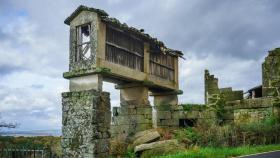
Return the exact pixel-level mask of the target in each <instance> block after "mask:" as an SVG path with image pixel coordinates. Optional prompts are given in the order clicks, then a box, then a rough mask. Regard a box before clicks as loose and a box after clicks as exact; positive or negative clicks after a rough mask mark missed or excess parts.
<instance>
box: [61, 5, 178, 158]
mask: <svg viewBox="0 0 280 158" xmlns="http://www.w3.org/2000/svg"><path fill="white" fill-rule="evenodd" d="M64 23H65V24H67V25H69V26H70V56H69V71H68V72H65V73H64V74H63V77H64V78H66V79H69V81H70V84H69V89H70V92H65V93H63V94H62V96H63V100H62V101H63V131H62V132H63V138H62V146H63V153H64V157H92V156H93V155H95V156H94V157H106V155H108V150H109V138H110V131H109V129H110V123H111V112H110V109H111V108H110V97H109V93H106V92H102V82H103V81H108V82H112V83H115V84H116V88H117V89H119V90H120V100H121V107H120V108H115V109H114V116H116V118H115V119H114V120H113V123H114V125H118V127H121V130H120V131H119V132H120V133H126V134H127V135H128V136H129V135H133V134H134V133H135V132H137V131H141V130H145V129H149V128H152V126H151V125H152V108H151V106H150V103H149V101H148V96H149V95H151V96H154V104H155V105H161V104H165V105H177V103H178V98H177V95H178V94H179V93H181V91H180V90H179V81H178V59H179V58H180V57H182V56H183V54H182V52H181V51H178V50H173V49H170V48H167V47H166V46H165V45H164V43H163V42H161V41H159V40H157V39H156V38H152V37H151V36H149V35H148V34H146V33H145V32H144V30H143V29H140V30H138V29H136V28H133V27H129V26H128V25H127V24H122V23H120V22H119V21H118V20H117V19H115V18H111V17H109V16H108V14H107V13H106V12H105V11H103V10H100V9H95V8H89V7H85V6H80V7H78V8H77V9H76V10H75V11H74V12H73V13H72V14H71V15H70V16H69V17H68V18H67V19H66V20H65V21H64ZM119 112H121V113H122V116H119V115H118V113H119ZM118 116H119V117H118Z"/></svg>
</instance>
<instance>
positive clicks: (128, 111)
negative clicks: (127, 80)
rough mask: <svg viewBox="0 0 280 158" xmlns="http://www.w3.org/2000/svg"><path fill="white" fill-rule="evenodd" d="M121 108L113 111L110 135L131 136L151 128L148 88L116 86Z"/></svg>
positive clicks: (128, 85)
mask: <svg viewBox="0 0 280 158" xmlns="http://www.w3.org/2000/svg"><path fill="white" fill-rule="evenodd" d="M116 88H117V89H120V97H121V106H120V107H115V108H114V109H113V125H112V134H113V135H118V134H122V135H125V136H126V137H129V136H133V135H134V134H135V133H136V132H139V131H143V130H146V129H150V128H152V107H151V106H150V103H149V101H148V88H147V87H144V86H143V85H137V84H126V85H118V86H116Z"/></svg>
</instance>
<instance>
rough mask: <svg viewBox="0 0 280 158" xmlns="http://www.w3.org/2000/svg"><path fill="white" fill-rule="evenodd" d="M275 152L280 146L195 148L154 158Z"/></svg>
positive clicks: (214, 157)
mask: <svg viewBox="0 0 280 158" xmlns="http://www.w3.org/2000/svg"><path fill="white" fill-rule="evenodd" d="M274 150H280V144H277V145H260V146H241V147H225V148H212V147H205V148H199V147H195V148H193V149H189V150H186V151H183V152H178V153H177V154H170V155H166V156H159V157H154V158H229V157H235V156H242V155H249V154H256V153H261V152H268V151H274Z"/></svg>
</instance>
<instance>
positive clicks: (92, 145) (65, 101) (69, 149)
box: [62, 90, 111, 158]
mask: <svg viewBox="0 0 280 158" xmlns="http://www.w3.org/2000/svg"><path fill="white" fill-rule="evenodd" d="M62 105H63V106H62V152H63V157H64V158H73V157H75V158H97V157H98V158H103V157H104V158H107V157H108V155H109V139H110V133H109V128H110V122H111V112H110V97H109V93H106V92H100V91H97V90H84V91H76V92H65V93H62Z"/></svg>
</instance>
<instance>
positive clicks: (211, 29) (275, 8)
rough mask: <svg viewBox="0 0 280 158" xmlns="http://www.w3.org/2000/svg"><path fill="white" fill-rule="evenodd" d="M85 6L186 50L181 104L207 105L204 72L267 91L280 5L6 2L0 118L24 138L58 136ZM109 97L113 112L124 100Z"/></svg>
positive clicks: (273, 0) (0, 45) (188, 0)
mask: <svg viewBox="0 0 280 158" xmlns="http://www.w3.org/2000/svg"><path fill="white" fill-rule="evenodd" d="M80 4H83V5H87V6H90V7H95V8H100V9H104V10H105V11H106V12H108V13H109V15H110V16H112V17H116V18H118V19H119V20H120V21H121V22H125V23H127V24H128V25H130V26H134V27H137V28H143V29H145V32H146V33H149V34H150V35H152V36H153V37H157V38H158V39H160V40H162V41H163V42H165V44H166V45H167V46H168V47H170V48H174V49H178V50H182V51H183V52H184V54H185V55H184V56H185V58H186V60H181V61H180V64H179V67H180V89H182V90H183V91H184V94H183V95H182V96H180V103H186V102H189V103H203V100H204V98H203V93H204V89H203V86H204V85H203V75H204V69H209V70H210V73H212V74H215V76H216V77H218V78H219V84H220V87H228V86H232V87H233V88H234V89H243V90H246V89H248V88H250V87H253V86H256V85H259V84H261V63H262V62H263V60H264V57H265V56H266V55H267V51H268V50H271V49H273V48H275V47H279V46H280V38H279V37H280V29H279V26H280V20H279V18H280V10H279V8H280V1H279V0H234V1H233V0H0V113H1V115H2V118H1V120H2V121H3V120H4V121H7V122H17V123H19V124H20V126H19V127H18V130H32V129H33V130H34V129H59V128H60V127H61V95H60V93H61V92H63V91H68V82H67V80H65V79H63V78H62V73H63V72H65V71H67V70H68V53H69V50H68V48H69V45H68V44H69V43H68V41H69V39H68V38H69V27H68V26H67V25H65V24H63V21H64V19H65V18H66V17H67V16H69V15H70V14H71V13H72V12H73V11H74V10H75V9H76V8H77V7H78V6H79V5H80ZM105 90H107V91H110V92H111V99H112V106H116V105H118V95H119V94H118V92H117V91H116V90H114V88H113V85H110V84H106V85H105Z"/></svg>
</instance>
